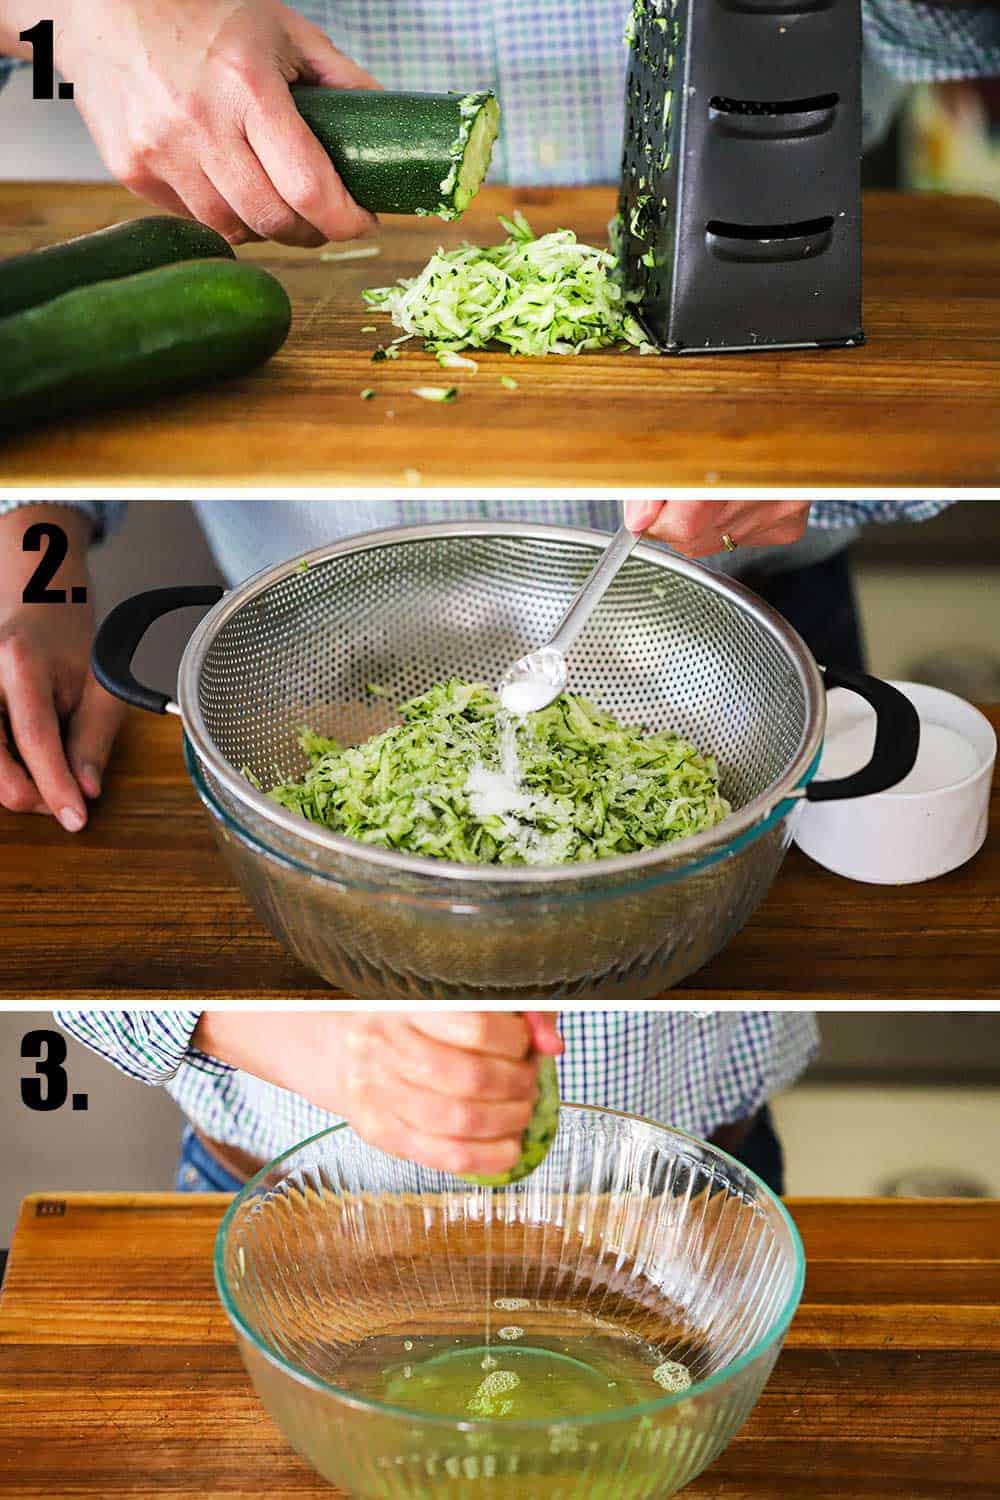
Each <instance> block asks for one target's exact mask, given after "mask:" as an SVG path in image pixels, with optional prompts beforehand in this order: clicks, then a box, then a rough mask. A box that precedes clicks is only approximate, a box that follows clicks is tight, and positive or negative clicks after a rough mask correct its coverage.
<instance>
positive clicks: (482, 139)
mask: <svg viewBox="0 0 1000 1500" xmlns="http://www.w3.org/2000/svg"><path fill="white" fill-rule="evenodd" d="M499 134H500V105H499V103H498V102H497V100H496V99H495V98H494V97H493V96H492V95H490V97H489V98H488V99H487V100H486V102H485V103H484V105H483V107H482V109H481V110H480V111H479V113H478V115H477V116H476V118H475V120H474V121H473V125H472V130H471V131H470V133H469V144H468V145H467V146H466V148H465V154H464V155H463V157H462V164H461V166H460V167H459V170H458V183H457V184H456V187H455V198H454V207H455V216H456V217H458V216H460V215H461V214H464V213H465V210H466V209H467V208H468V206H469V204H470V203H471V202H472V200H473V198H475V196H476V194H477V193H478V192H479V189H480V188H481V187H482V185H483V183H484V182H485V181H486V174H487V172H488V171H489V170H490V163H491V161H492V160H493V147H494V145H495V144H496V139H497V136H498V135H499Z"/></svg>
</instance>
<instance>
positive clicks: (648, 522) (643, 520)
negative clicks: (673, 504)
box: [625, 500, 664, 536]
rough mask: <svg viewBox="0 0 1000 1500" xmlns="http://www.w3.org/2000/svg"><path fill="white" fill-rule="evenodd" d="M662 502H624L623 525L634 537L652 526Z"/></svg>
mask: <svg viewBox="0 0 1000 1500" xmlns="http://www.w3.org/2000/svg"><path fill="white" fill-rule="evenodd" d="M663 503H664V502H663V501H662V500H626V501H625V525H626V526H627V527H628V529H629V531H631V532H632V533H633V534H634V535H635V536H638V535H640V533H641V532H643V531H645V530H646V529H647V527H649V526H652V524H653V522H654V521H655V520H656V518H657V516H658V515H659V514H660V511H661V509H662V507H663Z"/></svg>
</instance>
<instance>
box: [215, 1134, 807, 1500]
mask: <svg viewBox="0 0 1000 1500" xmlns="http://www.w3.org/2000/svg"><path fill="white" fill-rule="evenodd" d="M215 1274H216V1283H217V1286H218V1290H219V1294H220V1297H221V1299H222V1302H223V1305H224V1307H225V1309H226V1312H227V1314H228V1315H229V1318H230V1320H231V1322H232V1324H233V1327H234V1329H235V1332H236V1336H237V1340H238V1343H239V1347H240V1351H241V1353H242V1356H243V1359H244V1362H245V1364H246V1367H247V1370H248V1371H249V1374H250V1376H251V1379H252V1380H253V1383H254V1385H255V1387H256V1389H257V1392H258V1394H259V1396H260V1398H261V1400H262V1401H263V1403H264V1405H265V1407H266V1408H267V1410H268V1412H269V1413H270V1414H271V1416H272V1418H273V1419H274V1421H275V1422H276V1423H277V1425H278V1427H279V1428H280V1429H281V1431H282V1433H283V1434H284V1436H285V1437H286V1438H287V1440H288V1441H289V1443H291V1445H292V1446H293V1447H294V1448H295V1449H296V1450H297V1451H298V1453H300V1454H301V1455H302V1457H303V1458H305V1459H306V1460H307V1461H308V1462H309V1463H311V1464H312V1465H313V1466H314V1467H315V1468H316V1469H317V1470H318V1471H319V1473H320V1474H321V1475H323V1477H324V1478H326V1479H327V1480H329V1481H330V1483H331V1484H333V1485H336V1486H338V1487H339V1488H340V1489H341V1490H342V1491H344V1492H345V1493H346V1494H348V1495H351V1496H357V1497H362V1500H463V1497H466V1496H469V1497H472V1496H475V1497H477V1500H478V1497H481V1496H483V1495H488V1496H492V1497H496V1500H544V1497H546V1496H552V1497H553V1500H556V1497H558V1500H605V1497H606V1500H654V1497H655V1500H661V1497H665V1496H669V1495H673V1494H675V1493H676V1492H677V1491H678V1490H679V1489H681V1488H682V1487H683V1486H684V1485H685V1484H687V1483H688V1482H689V1481H690V1480H691V1479H693V1478H694V1476H695V1475H696V1474H698V1473H699V1472H700V1471H701V1470H702V1469H704V1468H705V1466H706V1465H707V1464H710V1463H711V1462H712V1461H713V1459H715V1458H716V1457H717V1456H718V1455H719V1454H720V1453H721V1452H722V1451H723V1449H724V1448H725V1447H726V1445H727V1444H728V1443H729V1441H730V1439H731V1438H732V1437H733V1435H734V1433H736V1432H737V1431H738V1429H739V1428H740V1426H741V1425H742V1424H743V1422H744V1421H745V1420H746V1418H747V1416H748V1415H749V1413H750V1412H751V1411H752V1409H753V1407H754V1405H755V1403H756V1401H757V1398H758V1397H759V1395H760V1393H761V1391H762V1389H763V1387H764V1385H765V1383H766V1381H767V1379H768V1377H769V1375H770V1373H771V1370H772V1369H773V1367H774V1363H775V1360H776V1359H777V1356H778V1353H779V1350H780V1348H781V1343H782V1340H783V1338H784V1335H785V1332H786V1330H787V1328H788V1325H789V1323H790V1322H791V1319H792V1317H793V1315H794V1313H795V1310H796V1308H797V1306H798V1303H799V1298H800V1296H801V1293H802V1284H803V1276H804V1258H803V1253H802V1245H801V1242H800V1240H799V1236H798V1233H797V1232H796V1229H795V1226H794V1225H793V1223H792V1221H791V1219H790V1218H789V1217H788V1214H787V1213H786V1212H785V1210H784V1208H783V1207H782V1205H781V1203H780V1202H779V1201H778V1200H777V1198H775V1197H774V1195H773V1194H772V1193H771V1192H770V1191H769V1190H768V1189H767V1188H766V1187H765V1186H764V1184H763V1183H762V1182H761V1181H760V1180H759V1179H758V1178H757V1177H755V1176H754V1175H753V1173H752V1172H749V1171H747V1170H746V1169H745V1168H744V1167H742V1166H740V1165H739V1163H737V1162H735V1161H733V1160H732V1158H730V1157H728V1156H726V1155H725V1154H724V1153H723V1152H720V1151H718V1150H716V1149H715V1148H714V1147H712V1146H709V1145H707V1144H705V1143H704V1142H701V1141H698V1140H695V1139H694V1138H693V1137H691V1136H687V1135H684V1134H682V1133H681V1132H679V1131H676V1130H671V1129H668V1128H666V1127H664V1126H660V1125H655V1124H652V1123H650V1122H648V1121H645V1120H640V1119H637V1118H634V1117H632V1116H628V1115H621V1114H616V1113H614V1112H611V1111H606V1110H598V1109H591V1108H586V1107H579V1106H574V1105H564V1106H563V1109H562V1114H561V1121H560V1128H559V1134H558V1137H557V1139H556V1143H555V1145H554V1147H553V1148H552V1151H551V1152H550V1154H549V1156H548V1158H547V1159H546V1161H545V1162H544V1163H543V1165H542V1166H541V1167H540V1168H539V1169H538V1170H537V1171H536V1172H534V1173H533V1174H532V1176H530V1177H529V1178H527V1179H525V1180H524V1181H523V1182H520V1183H518V1184H515V1185H514V1186H512V1187H509V1188H503V1189H492V1190H491V1189H483V1188H477V1187H472V1186H469V1185H466V1184H465V1183H463V1182H461V1181H459V1180H458V1179H456V1178H454V1177H450V1176H447V1175H445V1174H442V1173H438V1172H433V1171H428V1170H425V1169H424V1168H421V1167H418V1166H415V1165H414V1164H412V1163H409V1162H403V1161H398V1160H396V1159H394V1158H391V1157H388V1156H385V1155H383V1154H382V1153H381V1152H379V1151H376V1150H374V1149H373V1148H372V1147H370V1146H368V1145H366V1144H365V1143H364V1142H363V1141H362V1140H360V1139H359V1138H358V1137H357V1136H356V1135H355V1134H354V1133H353V1132H352V1131H351V1130H350V1129H349V1128H348V1127H346V1126H340V1127H337V1128H335V1129H333V1130H329V1131H326V1132H324V1133H323V1134H321V1135H319V1136H316V1137H314V1138H313V1139H312V1140H310V1141H307V1142H305V1143H304V1144H303V1145H301V1146H298V1147H296V1148H295V1149H293V1150H292V1151H289V1152H287V1153H286V1154H285V1155H284V1156H281V1157H279V1158H278V1159H277V1161H275V1162H273V1163H272V1164H271V1165H270V1166H269V1167H267V1168H265V1169H264V1171H263V1172H261V1173H260V1174H259V1175H258V1176H257V1177H256V1178H254V1179H253V1180H252V1181H251V1182H250V1183H248V1184H247V1186H246V1187H245V1188H244V1189H243V1191H242V1192H241V1193H240V1194H239V1195H238V1196H237V1198H236V1199H235V1201H234V1203H233V1204H232V1206H231V1207H230V1209H229V1211H228V1212H227V1214H226V1216H225V1218H224V1220H223V1222H222V1225H221V1227H220V1230H219V1235H218V1239H217V1243H216V1256H215ZM498 1303H499V1304H500V1306H499V1307H498ZM512 1303H513V1306H514V1310H509V1309H511V1305H512ZM487 1320H489V1326H490V1327H491V1329H492V1340H493V1344H492V1345H491V1347H495V1348H497V1349H498V1351H499V1349H500V1345H499V1342H498V1339H497V1333H498V1329H499V1327H500V1325H503V1324H507V1325H509V1324H511V1323H512V1322H514V1323H516V1324H518V1325H522V1327H523V1334H522V1336H521V1338H520V1339H519V1343H518V1348H519V1349H525V1348H527V1349H529V1350H530V1349H531V1347H532V1346H533V1340H537V1341H540V1342H544V1337H545V1335H546V1334H547V1333H553V1332H558V1333H561V1334H562V1335H565V1334H566V1331H567V1330H571V1334H570V1337H572V1336H573V1333H574V1332H575V1333H578V1332H579V1330H580V1328H581V1327H591V1328H594V1329H599V1330H600V1332H601V1337H602V1338H604V1339H609V1340H611V1341H612V1343H613V1342H614V1341H615V1340H619V1341H623V1346H624V1345H627V1346H628V1347H629V1348H635V1347H642V1348H643V1349H646V1350H648V1349H650V1348H652V1349H653V1350H655V1353H656V1358H657V1359H660V1360H664V1361H666V1360H671V1359H672V1360H678V1361H680V1362H682V1363H683V1364H684V1365H685V1366H686V1367H687V1369H688V1371H689V1372H690V1374H691V1376H692V1378H693V1381H694V1383H693V1384H692V1385H691V1386H690V1387H689V1388H688V1389H687V1390H686V1391H684V1392H682V1393H680V1394H676V1393H675V1394H670V1393H666V1392H663V1391H662V1390H661V1389H660V1387H659V1386H658V1385H657V1384H656V1383H655V1381H653V1380H652V1378H650V1380H649V1383H648V1390H649V1392H650V1394H649V1399H645V1395H643V1399H642V1400H641V1401H639V1402H638V1403H637V1404H632V1405H628V1406H625V1405H623V1406H621V1407H620V1408H616V1409H613V1410H611V1411H609V1412H600V1413H598V1414H596V1415H585V1416H576V1417H574V1415H573V1414H572V1413H568V1414H567V1415H566V1416H565V1417H564V1418H563V1417H560V1418H559V1419H558V1420H553V1419H552V1416H551V1414H550V1415H549V1416H548V1417H545V1418H542V1419H537V1420H517V1421H515V1420H512V1419H510V1418H507V1419H494V1420H470V1419H469V1418H468V1417H465V1418H463V1417H461V1416H458V1415H456V1416H455V1417H443V1416H430V1415H423V1414H421V1413H418V1412H415V1411H414V1410H412V1409H411V1410H407V1409H405V1408H404V1407H401V1406H394V1405H390V1404H387V1403H386V1402H384V1401H382V1400H378V1399H375V1398H373V1397H372V1396H370V1395H365V1394H361V1393H360V1391H359V1388H358V1384H357V1382H353V1388H352V1382H351V1381H345V1383H344V1384H341V1383H340V1381H341V1380H343V1379H344V1373H343V1372H344V1370H345V1367H346V1366H348V1365H349V1366H350V1367H351V1368H352V1369H356V1368H358V1359H359V1357H360V1352H361V1351H363V1350H365V1349H372V1348H376V1349H378V1348H388V1347H394V1346H395V1343H398V1344H399V1346H400V1347H405V1345H403V1343H402V1341H403V1340H404V1339H405V1340H407V1342H409V1343H412V1344H413V1347H414V1349H415V1350H416V1351H418V1352H415V1353H414V1355H413V1358H414V1359H415V1360H416V1359H418V1358H419V1350H420V1349H421V1348H422V1347H426V1345H427V1341H428V1340H430V1341H434V1342H436V1343H437V1344H438V1345H440V1342H441V1341H442V1340H444V1341H446V1342H452V1343H454V1342H455V1341H462V1342H463V1343H464V1344H466V1345H483V1344H484V1342H488V1340H487V1337H486V1329H487ZM508 1332H509V1330H508ZM504 1347H505V1348H506V1347H507V1346H504ZM578 1347H580V1348H582V1347H583V1346H578ZM651 1370H652V1366H651V1367H650V1374H651ZM643 1391H645V1387H644V1388H643ZM632 1399H633V1400H634V1395H633V1397H632Z"/></svg>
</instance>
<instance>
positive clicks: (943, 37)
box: [0, 0, 1000, 185]
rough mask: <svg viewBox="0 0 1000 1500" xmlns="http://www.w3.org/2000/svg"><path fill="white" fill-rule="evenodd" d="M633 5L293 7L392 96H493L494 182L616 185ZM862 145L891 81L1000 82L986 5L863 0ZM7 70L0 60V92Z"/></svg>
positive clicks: (998, 26)
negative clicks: (497, 127) (498, 117)
mask: <svg viewBox="0 0 1000 1500" xmlns="http://www.w3.org/2000/svg"><path fill="white" fill-rule="evenodd" d="M631 5H632V0H295V3H294V7H293V8H294V9H296V10H299V11H300V12H301V13H302V14H303V15H304V16H306V17H307V18H308V19H309V20H311V21H313V22H315V23H316V24H317V25H318V26H320V27H321V28H322V29H323V30H324V31H325V32H326V33H327V34H328V35H329V36H330V37H331V38H332V40H333V41H334V42H335V43H336V45H337V46H338V47H340V49H341V50H342V51H344V52H346V53H347V54H348V56H350V57H352V58H354V59H355V61H357V62H359V63H360V64H362V66H364V67H366V68H367V69H368V70H369V72H371V73H373V74H374V75H375V77H376V78H378V79H379V80H380V82H382V83H383V84H385V86H386V87H387V88H411V89H431V90H448V89H463V90H471V89H479V88H492V89H494V90H495V91H496V93H497V94H498V95H499V98H500V101H501V104H502V106H503V110H504V131H503V139H502V141H501V142H500V145H499V150H498V152H497V160H496V166H495V171H494V179H495V180H499V179H506V180H507V181H511V182H517V183H521V184H525V185H528V184H541V183H562V184H576V183H588V182H612V181H614V180H615V179H616V178H617V176H618V170H619V160H620V156H621V140H622V123H623V110H624V81H625V48H624V46H623V44H622V38H623V36H624V32H625V22H626V19H627V17H628V14H629V12H630V9H631ZM862 9H863V14H864V22H865V90H866V114H867V123H868V134H869V137H872V136H875V135H877V134H878V131H879V129H880V127H881V126H882V125H883V124H884V122H885V119H886V115H887V112H888V110H889V109H890V107H891V105H892V103H893V102H894V100H895V98H896V97H897V92H896V91H897V89H898V83H899V81H908V82H915V81H931V80H933V79H946V78H968V77H982V76H987V77H988V76H992V75H994V74H998V73H1000V12H998V10H997V8H996V7H995V6H994V5H990V4H986V3H983V0H969V3H968V4H955V5H948V6H942V5H940V4H934V3H932V0H862ZM4 72H5V60H4V59H2V58H0V83H2V81H3V75H4Z"/></svg>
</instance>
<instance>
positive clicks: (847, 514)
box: [809, 500, 955, 531]
mask: <svg viewBox="0 0 1000 1500" xmlns="http://www.w3.org/2000/svg"><path fill="white" fill-rule="evenodd" d="M954 503H955V502H954V500H814V501H813V503H812V508H811V510H810V512H809V524H810V526H818V527H819V528H820V529H821V530H823V531H836V530H837V529H838V527H841V526H891V525H893V524H894V523H895V522H897V521H931V520H933V519H934V517H935V516H939V515H940V514H941V512H942V511H944V510H947V509H948V507H949V506H950V505H954Z"/></svg>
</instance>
